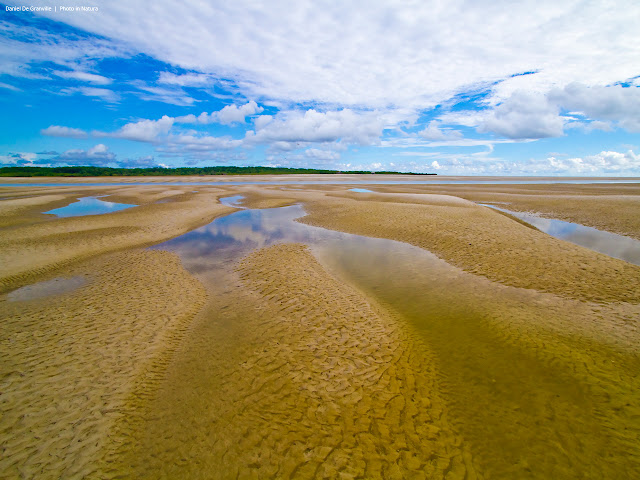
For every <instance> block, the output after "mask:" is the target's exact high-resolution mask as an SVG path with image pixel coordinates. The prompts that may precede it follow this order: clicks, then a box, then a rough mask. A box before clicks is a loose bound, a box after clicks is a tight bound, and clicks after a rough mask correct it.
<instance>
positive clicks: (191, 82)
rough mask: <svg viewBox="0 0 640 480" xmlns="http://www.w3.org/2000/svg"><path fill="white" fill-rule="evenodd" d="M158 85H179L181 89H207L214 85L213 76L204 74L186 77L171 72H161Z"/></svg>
mask: <svg viewBox="0 0 640 480" xmlns="http://www.w3.org/2000/svg"><path fill="white" fill-rule="evenodd" d="M158 83H163V84H167V85H178V86H180V87H207V86H211V85H213V83H214V78H213V77H212V76H211V75H205V74H202V73H185V74H184V75H176V74H175V73H171V72H160V76H159V78H158Z"/></svg>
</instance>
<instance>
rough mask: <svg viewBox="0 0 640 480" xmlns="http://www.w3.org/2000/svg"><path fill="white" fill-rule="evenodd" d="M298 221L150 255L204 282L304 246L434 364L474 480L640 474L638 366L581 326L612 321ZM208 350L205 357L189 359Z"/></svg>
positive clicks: (281, 211) (242, 229) (216, 235)
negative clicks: (270, 253)
mask: <svg viewBox="0 0 640 480" xmlns="http://www.w3.org/2000/svg"><path fill="white" fill-rule="evenodd" d="M235 201H237V200H236V199H234V202H235ZM303 215H304V210H303V208H302V207H301V206H300V205H294V206H289V207H283V208H276V209H265V210H252V209H245V210H242V211H239V212H235V213H233V214H230V215H228V216H226V217H221V218H218V219H216V220H214V221H213V222H212V223H210V224H209V225H206V226H204V227H201V228H199V229H197V230H194V231H192V232H189V233H187V234H184V235H182V236H180V237H177V238H175V239H173V240H170V241H168V242H165V243H162V244H159V245H157V246H155V247H153V248H154V249H163V250H170V251H173V252H176V253H177V254H178V255H179V256H180V257H181V259H182V262H183V265H184V266H185V267H186V268H187V269H188V270H189V271H191V272H192V273H193V274H195V275H196V276H198V278H200V279H201V280H202V281H203V282H205V283H207V282H211V284H214V283H216V282H220V281H224V279H225V278H226V277H225V276H224V275H223V274H222V273H221V272H222V271H223V270H224V269H225V268H230V267H231V268H233V265H235V264H236V262H238V261H239V260H240V259H241V258H243V257H244V256H246V255H247V254H248V253H250V252H251V251H253V250H255V249H258V248H262V247H267V246H270V245H274V244H277V243H289V242H298V243H304V244H307V245H309V246H310V248H311V251H312V252H313V253H314V255H315V256H316V258H317V259H318V260H319V261H320V263H321V264H322V265H323V266H324V267H325V268H326V269H327V270H328V271H329V272H330V273H331V274H333V275H334V276H335V277H337V278H339V279H341V280H342V281H343V282H345V283H347V284H350V285H353V286H355V287H356V288H357V289H358V290H359V291H361V292H364V293H366V295H368V296H370V298H372V299H375V301H376V302H378V303H379V304H380V305H381V306H383V307H384V308H385V309H387V310H388V311H389V312H392V313H393V314H394V315H395V316H396V317H397V318H398V319H399V320H398V321H402V322H406V323H407V324H408V325H409V326H410V328H412V329H414V331H415V332H416V335H418V336H419V337H420V338H421V339H422V341H424V345H425V347H424V348H427V349H428V350H429V352H430V353H431V354H432V355H435V358H436V365H435V366H434V368H435V369H437V374H438V379H439V380H438V381H439V385H440V389H441V392H440V393H441V395H443V396H444V399H445V401H446V402H447V405H448V407H447V408H448V409H449V411H450V413H449V417H450V419H451V421H452V422H453V424H454V425H455V428H456V429H457V433H458V434H459V435H461V438H462V442H463V443H464V444H465V445H467V446H468V451H469V452H470V455H471V457H472V460H473V462H474V464H476V465H478V467H479V469H480V473H481V474H482V475H483V476H484V478H540V479H548V478H556V479H557V478H594V479H595V478H632V477H634V475H635V474H640V452H639V451H638V448H637V439H638V435H639V433H640V396H639V395H638V394H637V392H638V391H640V390H639V389H640V380H639V378H638V375H637V372H638V371H640V360H639V359H638V357H637V355H635V354H628V353H625V352H624V351H622V350H619V349H617V348H616V347H615V346H612V345H611V344H609V343H607V342H606V341H603V340H601V339H600V338H599V337H598V336H597V335H591V334H590V333H589V332H590V330H589V322H594V323H595V324H597V323H598V322H606V321H608V320H609V319H608V318H607V317H606V316H603V315H602V313H601V306H593V305H588V304H584V303H582V302H574V301H570V300H565V299H561V298H558V297H555V296H553V295H550V294H544V293H539V292H535V291H532V290H525V289H517V288H513V287H506V286H503V285H499V284H496V283H493V282H491V281H489V280H487V279H485V278H482V277H476V276H474V275H471V274H468V273H465V272H463V271H461V270H459V269H457V268H455V267H452V266H450V265H449V264H447V263H446V262H444V261H442V260H440V259H438V258H437V257H436V256H435V255H433V254H431V253H429V252H427V251H425V250H423V249H420V248H417V247H414V246H410V245H407V244H404V243H401V242H396V241H391V240H385V239H375V238H368V237H362V236H357V235H350V234H346V233H341V232H337V231H330V230H326V229H322V228H317V227H311V226H307V225H305V224H301V223H298V222H296V221H295V219H296V218H299V217H302V216H303ZM227 288H230V289H232V288H236V287H234V286H233V285H229V286H228V287H227ZM224 308H233V305H231V306H229V305H225V307H224ZM613 312H614V313H615V310H613ZM327 321H331V319H327ZM576 326H577V327H576ZM581 329H584V331H582V330H581ZM265 341H266V340H265ZM186 348H187V350H188V349H189V348H190V347H189V345H187V346H186ZM210 348H211V349H214V348H216V347H215V346H214V345H212V346H211V347H210ZM265 351H266V350H265ZM213 353H214V352H213V351H211V352H209V353H207V352H206V346H205V351H202V352H199V358H206V357H208V356H209V355H213ZM193 368H200V367H198V366H194V367H193ZM203 371H204V372H206V369H204V370H203ZM344 381H346V382H348V379H344ZM193 388H194V395H195V396H197V397H198V398H207V395H211V393H210V392H207V390H206V387H204V386H203V384H199V385H194V386H193ZM294 408H295V407H294ZM393 408H395V407H392V406H389V409H393ZM207 411H208V410H207V407H206V404H205V406H203V407H202V411H195V410H194V411H191V412H189V414H190V415H194V416H200V417H206V415H207V414H208V413H207ZM162 413H164V412H156V414H155V415H157V416H158V417H159V418H162ZM389 413H390V414H392V413H393V412H391V411H389ZM209 415H210V413H209ZM152 416H153V415H152ZM178 423H179V424H177V425H175V427H174V428H176V429H180V428H182V427H181V424H182V422H181V421H178ZM202 424H203V425H204V427H203V428H205V429H208V430H207V431H205V432H201V433H198V432H195V431H194V432H190V435H192V438H194V439H195V438H200V439H207V438H210V437H211V436H214V437H215V436H216V435H219V436H220V440H219V441H220V442H224V431H223V430H220V431H219V430H217V427H214V426H213V425H210V424H209V423H207V422H206V421H204V422H202ZM165 428H167V429H169V430H170V428H171V427H170V426H165ZM171 438H172V435H171V434H170V433H167V435H166V441H167V442H170V441H171ZM158 441H163V440H158ZM418 441H419V440H418ZM425 441H426V439H425ZM312 447H313V445H308V448H312ZM162 448H165V447H162ZM275 448H276V447H275V446H274V449H275ZM168 450H170V447H166V451H168ZM274 452H275V450H274ZM370 454H371V456H372V457H376V458H378V460H377V461H380V459H379V452H376V451H371V452H370ZM142 455H144V452H143V454H142ZM285 461H286V458H284V457H283V458H282V462H285Z"/></svg>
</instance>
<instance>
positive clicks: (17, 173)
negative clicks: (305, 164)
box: [0, 166, 436, 177]
mask: <svg viewBox="0 0 640 480" xmlns="http://www.w3.org/2000/svg"><path fill="white" fill-rule="evenodd" d="M302 173H306V174H338V173H340V174H363V173H366V174H372V173H375V174H377V175H379V174H385V175H436V174H435V173H403V172H366V171H348V172H341V171H339V170H319V169H315V168H283V167H181V168H162V167H153V168H110V167H88V166H80V167H2V168H0V177H125V176H126V177H141V176H142V177H144V176H172V175H290V174H302Z"/></svg>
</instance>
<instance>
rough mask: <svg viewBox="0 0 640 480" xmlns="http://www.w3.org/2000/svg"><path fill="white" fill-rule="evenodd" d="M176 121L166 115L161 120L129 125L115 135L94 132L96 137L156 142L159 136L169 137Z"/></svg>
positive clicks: (141, 121) (140, 121)
mask: <svg viewBox="0 0 640 480" xmlns="http://www.w3.org/2000/svg"><path fill="white" fill-rule="evenodd" d="M173 122H174V119H173V118H171V117H168V116H167V115H164V116H163V117H162V118H161V119H159V120H139V121H137V122H132V123H127V124H126V125H124V126H123V127H122V128H120V129H119V130H118V131H116V132H114V133H104V132H94V136H104V137H113V138H124V139H126V140H134V141H136V142H152V143H153V142H156V141H157V140H158V137H159V136H163V135H167V134H168V133H169V131H170V130H171V127H172V126H173Z"/></svg>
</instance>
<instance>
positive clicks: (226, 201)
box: [219, 195, 244, 208]
mask: <svg viewBox="0 0 640 480" xmlns="http://www.w3.org/2000/svg"><path fill="white" fill-rule="evenodd" d="M243 198H244V197H243V196H242V195H232V196H230V197H223V198H221V199H219V201H220V203H221V204H222V205H226V206H227V207H235V208H244V207H243V206H242V205H241V204H240V202H241V201H242V199H243Z"/></svg>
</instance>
